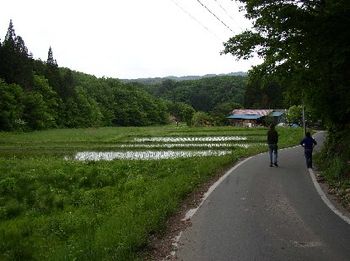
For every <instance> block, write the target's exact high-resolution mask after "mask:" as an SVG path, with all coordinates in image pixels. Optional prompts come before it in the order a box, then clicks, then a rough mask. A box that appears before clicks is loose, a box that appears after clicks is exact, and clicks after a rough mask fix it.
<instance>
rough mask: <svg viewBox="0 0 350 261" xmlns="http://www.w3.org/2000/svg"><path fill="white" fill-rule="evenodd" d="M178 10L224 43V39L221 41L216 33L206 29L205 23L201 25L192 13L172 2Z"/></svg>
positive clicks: (173, 0)
mask: <svg viewBox="0 0 350 261" xmlns="http://www.w3.org/2000/svg"><path fill="white" fill-rule="evenodd" d="M171 1H172V2H173V3H174V4H175V5H176V6H177V7H178V8H180V9H181V10H182V11H183V12H184V13H185V14H187V15H188V16H189V17H190V18H191V19H193V20H194V21H196V22H197V23H198V24H199V25H200V26H202V27H203V28H204V29H205V30H207V31H208V32H209V33H211V34H213V35H214V36H215V37H216V38H217V39H219V40H220V41H222V39H220V37H219V36H218V35H217V34H216V33H214V32H213V31H211V30H210V29H209V28H208V27H206V26H205V25H204V24H203V23H201V22H200V21H199V20H198V19H197V18H196V17H194V16H193V15H192V14H191V13H190V12H188V11H187V10H186V9H185V8H183V7H182V6H181V5H179V3H178V2H177V1H175V0H171Z"/></svg>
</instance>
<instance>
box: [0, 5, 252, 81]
mask: <svg viewBox="0 0 350 261" xmlns="http://www.w3.org/2000/svg"><path fill="white" fill-rule="evenodd" d="M200 2H201V3H202V4H203V5H205V6H206V7H207V8H208V9H209V10H210V11H211V12H212V13H213V14H214V15H215V16H216V17H217V18H218V19H220V21H219V20H218V19H217V18H216V17H215V16H214V15H213V14H211V13H210V12H209V11H208V10H207V9H206V8H205V7H203V6H202V5H201V4H200ZM10 19H12V22H13V24H14V28H15V32H16V34H17V35H20V36H21V37H22V38H23V40H24V42H25V44H26V46H27V48H28V49H29V51H30V52H31V53H32V54H33V56H34V58H36V59H37V58H40V59H42V60H43V61H46V59H47V52H48V49H49V46H51V47H52V50H53V55H54V58H55V59H56V60H57V63H58V65H59V66H60V67H68V68H70V69H72V70H76V71H81V72H85V73H89V74H94V75H96V76H97V77H102V76H105V77H113V78H121V79H134V78H142V77H165V76H170V75H173V76H186V75H204V74H210V73H215V74H220V73H229V72H236V71H247V70H249V68H250V67H251V65H253V64H257V63H258V60H257V59H252V60H249V61H237V60H236V59H235V58H234V57H233V56H232V55H220V51H221V50H223V42H225V41H227V40H228V39H229V38H230V36H232V35H234V34H235V33H239V32H240V31H242V30H243V29H245V28H249V27H250V22H249V21H248V20H246V19H245V18H244V17H243V13H240V12H239V11H238V4H237V3H235V2H234V1H231V0H200V1H198V0H30V1H29V0H2V1H1V8H0V39H1V41H3V39H4V38H5V35H6V31H7V28H8V25H9V21H10ZM224 24H225V25H224Z"/></svg>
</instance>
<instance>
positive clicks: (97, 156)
mask: <svg viewBox="0 0 350 261" xmlns="http://www.w3.org/2000/svg"><path fill="white" fill-rule="evenodd" d="M231 153H232V152H231V151H229V150H198V151H171V150H168V151H119V152H95V151H84V152H78V153H77V154H76V155H75V156H74V159H75V160H79V161H99V160H114V159H124V160H160V159H175V158H189V157H205V156H223V155H227V154H231Z"/></svg>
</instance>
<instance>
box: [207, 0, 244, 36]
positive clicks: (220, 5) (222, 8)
mask: <svg viewBox="0 0 350 261" xmlns="http://www.w3.org/2000/svg"><path fill="white" fill-rule="evenodd" d="M214 1H215V2H216V3H217V4H218V6H219V7H220V8H221V10H223V11H224V12H225V14H226V15H227V16H228V17H230V18H231V20H232V21H233V22H234V23H235V24H237V25H238V26H239V27H240V28H241V29H242V27H241V26H240V25H239V23H237V21H236V19H235V18H234V17H233V16H231V15H230V13H229V12H228V11H227V10H226V8H225V7H223V6H222V4H220V3H219V1H218V0H214Z"/></svg>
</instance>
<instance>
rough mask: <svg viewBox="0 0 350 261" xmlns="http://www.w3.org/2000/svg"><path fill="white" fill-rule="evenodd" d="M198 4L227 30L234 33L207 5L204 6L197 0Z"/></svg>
mask: <svg viewBox="0 0 350 261" xmlns="http://www.w3.org/2000/svg"><path fill="white" fill-rule="evenodd" d="M197 2H198V3H199V4H200V5H201V6H203V7H204V8H205V9H206V10H207V11H208V12H209V13H211V14H212V15H213V16H214V17H215V18H216V19H217V20H218V21H219V22H220V23H222V24H223V25H224V26H225V27H226V28H227V29H229V30H230V31H231V32H232V33H234V31H233V30H232V29H231V28H230V27H229V26H228V25H227V24H225V23H224V22H223V21H222V20H221V19H220V18H219V17H218V16H217V15H216V14H215V13H214V12H213V11H211V10H210V9H209V8H208V7H207V6H206V5H205V4H203V3H202V2H201V1H200V0H197Z"/></svg>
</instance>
